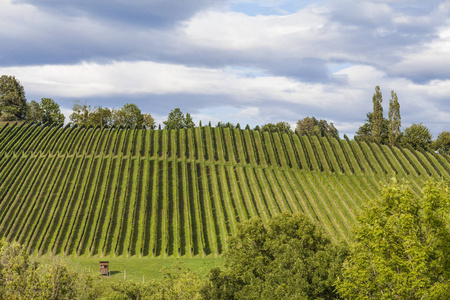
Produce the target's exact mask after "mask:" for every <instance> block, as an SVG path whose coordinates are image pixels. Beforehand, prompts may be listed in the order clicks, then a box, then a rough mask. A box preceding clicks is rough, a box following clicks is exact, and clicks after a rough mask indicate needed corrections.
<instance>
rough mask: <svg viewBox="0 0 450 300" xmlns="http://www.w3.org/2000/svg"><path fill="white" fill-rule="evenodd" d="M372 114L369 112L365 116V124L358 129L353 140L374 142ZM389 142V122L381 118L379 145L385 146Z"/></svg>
mask: <svg viewBox="0 0 450 300" xmlns="http://www.w3.org/2000/svg"><path fill="white" fill-rule="evenodd" d="M372 133H373V113H371V112H369V113H367V114H366V123H364V124H363V125H362V126H361V127H359V129H358V131H357V132H356V134H355V139H365V138H366V139H367V140H369V141H371V142H373V141H374V138H373V134H372ZM388 142H389V120H388V119H386V118H383V126H382V127H381V140H380V143H382V144H387V143H388Z"/></svg>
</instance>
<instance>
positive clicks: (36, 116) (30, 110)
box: [26, 100, 42, 123]
mask: <svg viewBox="0 0 450 300" xmlns="http://www.w3.org/2000/svg"><path fill="white" fill-rule="evenodd" d="M26 121H27V122H30V123H41V122H42V108H41V105H40V104H39V103H38V102H36V101H34V100H31V102H30V103H27V116H26Z"/></svg>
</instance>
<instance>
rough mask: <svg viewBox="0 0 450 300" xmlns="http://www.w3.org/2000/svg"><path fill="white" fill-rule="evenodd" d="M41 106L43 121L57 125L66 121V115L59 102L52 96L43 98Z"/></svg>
mask: <svg viewBox="0 0 450 300" xmlns="http://www.w3.org/2000/svg"><path fill="white" fill-rule="evenodd" d="M40 106H41V110H42V123H49V124H55V125H59V124H63V123H64V119H65V117H64V115H63V114H62V113H61V109H60V108H59V104H58V103H56V102H55V100H53V99H51V98H42V99H41V103H40Z"/></svg>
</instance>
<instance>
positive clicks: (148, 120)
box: [142, 113, 156, 129]
mask: <svg viewBox="0 0 450 300" xmlns="http://www.w3.org/2000/svg"><path fill="white" fill-rule="evenodd" d="M142 116H143V118H144V122H143V124H142V125H143V126H144V127H145V128H147V129H155V127H156V125H155V119H153V117H152V116H151V115H150V114H147V113H145V114H143V115H142Z"/></svg>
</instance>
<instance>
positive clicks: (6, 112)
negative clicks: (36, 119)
mask: <svg viewBox="0 0 450 300" xmlns="http://www.w3.org/2000/svg"><path fill="white" fill-rule="evenodd" d="M26 112H27V100H26V98H25V91H24V88H23V86H22V85H21V84H20V82H19V81H18V80H17V79H16V77H14V76H7V75H2V76H1V77H0V121H21V120H25V117H26Z"/></svg>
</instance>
